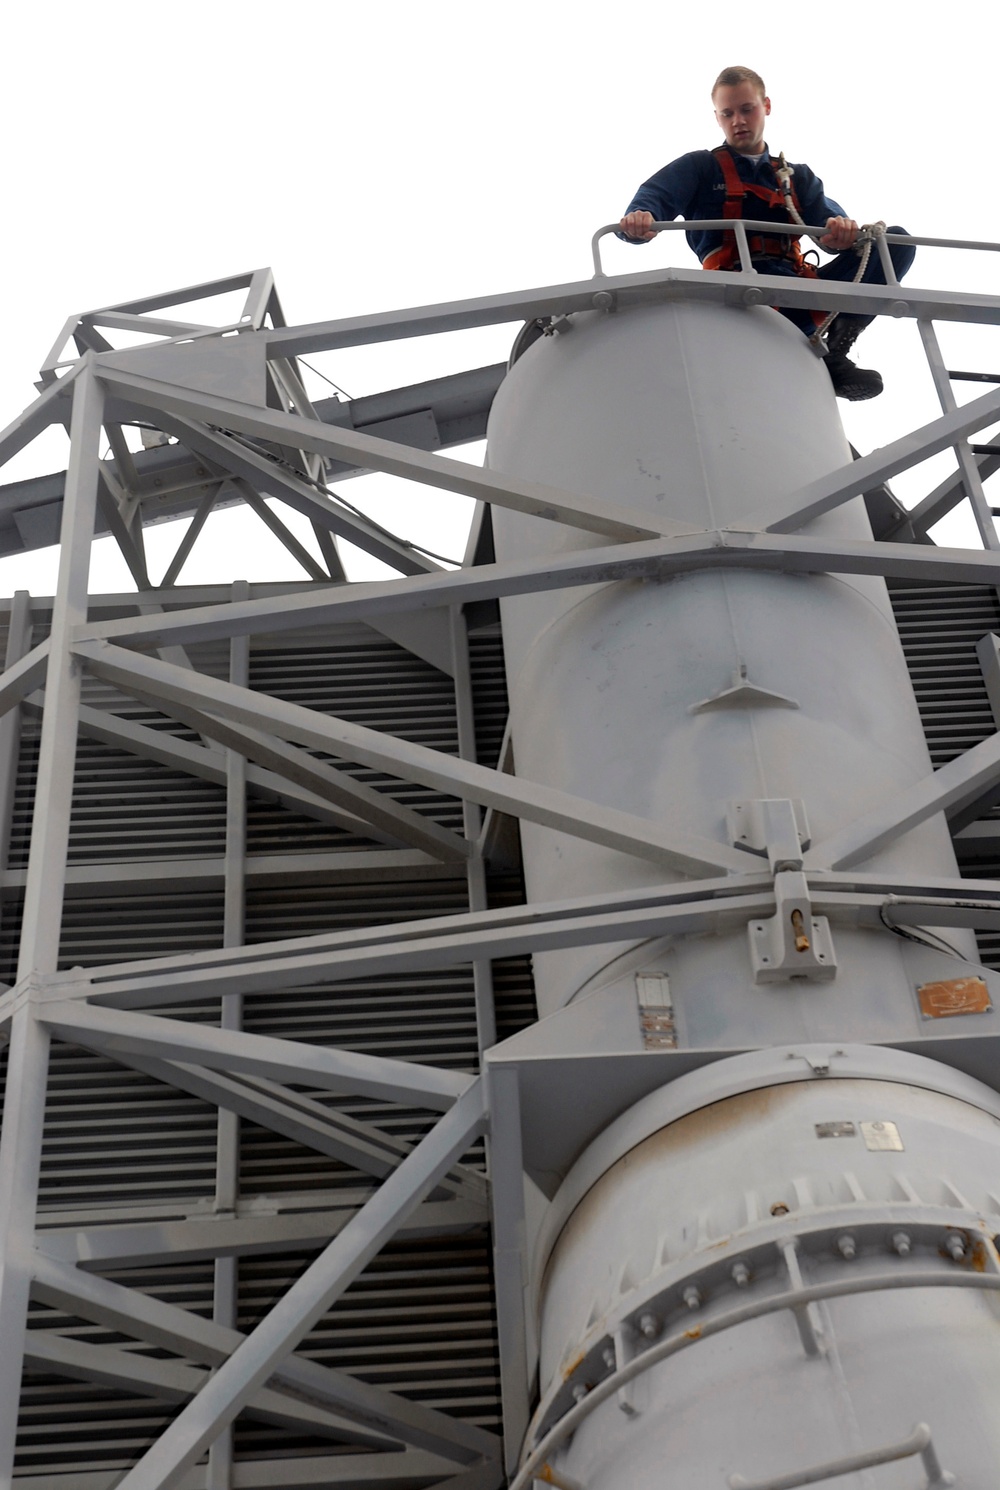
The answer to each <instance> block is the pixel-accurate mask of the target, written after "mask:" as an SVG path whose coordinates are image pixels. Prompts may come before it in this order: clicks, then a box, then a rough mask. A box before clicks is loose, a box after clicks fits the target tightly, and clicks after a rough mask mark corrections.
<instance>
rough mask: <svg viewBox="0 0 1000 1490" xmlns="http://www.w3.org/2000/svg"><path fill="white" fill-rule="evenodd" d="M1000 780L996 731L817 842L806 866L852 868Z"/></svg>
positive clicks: (976, 796)
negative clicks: (931, 818)
mask: <svg viewBox="0 0 1000 1490" xmlns="http://www.w3.org/2000/svg"><path fill="white" fill-rule="evenodd" d="M998 780H1000V734H995V735H990V737H989V739H987V740H983V742H982V743H981V744H979V745H973V747H972V748H971V750H967V751H965V753H964V754H963V755H960V756H958V757H957V758H956V759H955V760H952V761H948V762H947V763H946V764H945V765H943V766H941V767H940V768H939V769H938V770H937V771H935V772H934V773H933V775H931V776H926V777H925V778H924V780H923V781H918V782H917V784H916V785H915V786H911V787H909V788H908V789H907V790H906V791H903V792H900V794H899V796H898V797H893V798H892V799H891V800H890V801H888V802H885V803H880V804H879V806H878V807H875V808H873V809H872V810H871V811H870V812H866V813H864V814H863V815H862V816H861V817H859V818H856V819H855V820H854V822H852V823H849V824H848V825H847V826H846V827H845V828H842V829H841V830H840V832H839V833H834V834H833V835H832V836H831V837H830V838H827V839H825V840H824V841H823V842H822V843H817V844H816V845H815V846H814V847H813V848H812V849H811V850H810V851H809V853H808V854H807V855H806V857H805V865H806V868H807V870H808V869H810V868H816V869H848V868H850V866H851V865H852V864H859V863H861V862H862V861H863V860H864V859H868V858H870V857H871V856H872V854H874V853H877V852H878V850H879V849H880V848H882V847H883V846H884V845H885V844H887V843H892V842H893V841H894V840H895V839H897V838H900V837H902V835H903V834H904V833H907V832H909V830H910V829H911V828H915V827H917V826H918V824H920V823H923V822H926V821H927V819H928V818H929V817H933V816H934V815H935V813H938V812H947V813H949V814H950V813H953V812H959V811H960V810H961V808H963V807H964V806H965V805H966V804H967V803H969V802H973V801H975V800H976V799H977V798H979V797H981V796H982V795H983V793H984V792H985V791H987V790H989V789H990V788H991V787H993V786H995V785H996V784H997V782H998Z"/></svg>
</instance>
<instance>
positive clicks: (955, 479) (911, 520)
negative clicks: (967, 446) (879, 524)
mask: <svg viewBox="0 0 1000 1490" xmlns="http://www.w3.org/2000/svg"><path fill="white" fill-rule="evenodd" d="M974 459H975V462H976V465H977V467H978V470H979V479H980V481H986V480H988V479H989V477H990V476H992V475H993V474H994V473H995V472H996V471H998V470H1000V455H976V456H974ZM964 499H965V486H964V484H963V480H962V472H961V471H954V472H952V474H951V475H950V476H946V477H945V479H944V480H943V481H941V482H939V483H938V485H937V486H936V487H935V488H934V490H933V491H932V492H929V493H928V495H927V496H926V497H924V498H923V500H922V501H920V502H918V503H917V505H916V507H913V508H911V509H910V511H909V512H907V513H906V514H905V516H904V517H902V518H900V520H899V522H898V523H897V524H896V525H895V527H893V528H892V529H890V531H889V532H888V533H885V534H883V537H887V538H891V537H892V536H893V534H894V533H896V532H897V531H900V530H902V529H903V528H905V527H906V525H907V524H909V526H910V527H911V528H912V530H913V532H914V533H916V534H918V535H920V534H926V533H927V532H928V530H929V529H930V528H933V526H934V524H935V523H937V522H940V521H941V519H942V518H943V517H947V515H948V513H949V512H951V510H952V509H953V508H954V507H957V506H958V504H959V502H962V501H964Z"/></svg>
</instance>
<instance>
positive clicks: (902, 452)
mask: <svg viewBox="0 0 1000 1490" xmlns="http://www.w3.org/2000/svg"><path fill="white" fill-rule="evenodd" d="M823 283H824V284H826V283H827V281H826V280H824V281H823ZM997 419H1000V389H992V390H991V391H990V392H989V393H984V394H982V396H981V397H980V398H974V399H972V401H971V402H970V403H967V404H963V405H962V406H961V408H958V409H953V410H952V411H951V412H950V413H947V414H941V415H940V416H939V417H938V418H937V419H932V420H930V422H929V423H927V424H924V425H922V426H921V427H920V428H919V429H914V430H911V431H910V433H909V434H906V435H903V436H902V438H901V439H898V440H893V441H892V442H891V443H890V444H888V445H882V446H880V447H879V448H878V449H877V450H873V451H872V452H871V454H870V455H863V456H862V457H861V459H860V460H856V461H854V462H853V463H852V465H850V466H845V467H844V468H843V470H840V471H831V473H830V474H829V475H828V476H820V477H819V478H818V479H817V480H816V481H813V482H811V483H810V484H809V485H808V486H806V487H803V488H802V490H801V491H799V492H798V493H796V495H795V497H794V498H793V499H792V502H791V504H790V505H789V507H788V509H787V510H786V512H785V513H784V514H783V515H782V516H781V517H773V516H771V515H770V514H767V513H761V514H758V513H753V512H750V513H747V514H746V516H745V517H744V518H741V519H739V520H738V521H737V522H735V523H732V524H731V526H732V527H734V528H737V529H740V530H742V529H744V528H746V529H753V528H762V529H764V530H765V531H766V532H769V533H791V532H794V531H795V529H796V528H802V527H804V526H805V524H806V523H808V522H810V521H811V520H812V519H813V518H814V517H820V516H822V514H823V513H824V512H829V511H830V510H831V509H832V508H834V507H839V506H841V505H842V503H844V502H847V501H849V500H850V498H851V497H857V496H860V495H861V494H862V493H863V492H865V491H867V490H868V488H869V487H871V486H876V485H877V484H878V483H879V482H880V481H888V479H889V477H890V476H895V475H896V474H897V473H898V472H899V471H906V470H908V469H909V467H910V466H915V465H918V464H919V463H920V461H923V460H926V459H927V458H928V456H931V455H937V453H938V452H939V451H941V450H946V449H948V447H949V446H953V445H955V444H957V443H958V441H960V440H962V439H964V438H965V436H966V435H971V434H974V433H975V431H976V430H978V429H984V428H985V427H986V426H987V425H989V424H995V423H996V421H997Z"/></svg>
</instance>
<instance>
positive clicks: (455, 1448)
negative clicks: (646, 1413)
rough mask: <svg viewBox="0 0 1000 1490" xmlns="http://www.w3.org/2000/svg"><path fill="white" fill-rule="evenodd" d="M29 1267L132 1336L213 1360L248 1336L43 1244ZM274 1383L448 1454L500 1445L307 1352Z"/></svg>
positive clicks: (37, 1281)
mask: <svg viewBox="0 0 1000 1490" xmlns="http://www.w3.org/2000/svg"><path fill="white" fill-rule="evenodd" d="M33 1273H34V1281H33V1283H32V1296H33V1297H34V1298H37V1299H39V1300H40V1301H41V1302H42V1303H44V1304H48V1305H50V1306H51V1307H52V1308H55V1309H62V1310H65V1311H66V1312H67V1313H69V1314H72V1315H76V1316H79V1317H81V1318H83V1319H89V1320H93V1321H94V1322H95V1323H97V1324H101V1325H104V1326H106V1327H107V1328H108V1329H112V1330H114V1331H116V1332H117V1333H119V1334H123V1335H126V1336H128V1337H129V1338H131V1339H136V1340H143V1341H147V1342H148V1343H149V1344H151V1345H155V1346H156V1347H157V1348H158V1349H160V1350H165V1351H169V1352H171V1353H172V1354H176V1355H181V1356H183V1357H185V1358H186V1359H188V1360H190V1361H195V1362H198V1363H200V1364H203V1365H207V1366H217V1365H219V1364H220V1363H221V1362H222V1361H225V1360H226V1359H227V1358H228V1357H229V1356H231V1355H232V1353H233V1352H234V1351H235V1350H236V1349H237V1348H238V1346H240V1345H242V1344H243V1342H244V1340H245V1339H246V1336H245V1335H242V1334H241V1333H240V1332H239V1331H238V1330H234V1329H230V1328H228V1327H227V1326H225V1325H221V1324H217V1323H216V1322H215V1321H214V1320H212V1319H206V1318H204V1317H203V1316H202V1315H200V1314H195V1313H193V1312H192V1311H191V1310H188V1309H181V1308H179V1307H178V1306H177V1305H176V1304H170V1303H167V1302H166V1301H164V1300H162V1299H157V1298H154V1297H152V1296H151V1295H150V1294H147V1293H143V1292H141V1291H140V1290H139V1289H134V1288H125V1287H124V1286H123V1285H122V1284H120V1283H114V1282H112V1281H111V1280H110V1279H107V1278H101V1277H98V1276H97V1275H95V1274H93V1273H84V1272H81V1271H80V1269H79V1268H75V1267H71V1266H70V1265H69V1264H68V1263H64V1262H59V1261H57V1260H56V1259H54V1258H51V1257H48V1256H46V1255H45V1253H44V1252H36V1254H35V1257H34V1262H33ZM271 1384H272V1385H273V1386H274V1387H275V1388H276V1389H278V1390H281V1389H283V1388H287V1389H289V1390H291V1391H293V1392H296V1393H298V1394H299V1395H300V1396H302V1397H304V1398H305V1399H306V1400H307V1401H313V1402H318V1403H322V1404H323V1405H324V1406H328V1407H330V1408H332V1409H333V1410H334V1411H341V1412H343V1413H344V1415H345V1417H347V1418H349V1419H350V1420H351V1421H352V1422H354V1423H357V1424H359V1425H360V1426H361V1427H362V1428H365V1429H367V1430H368V1431H370V1432H372V1433H377V1434H384V1435H385V1436H387V1437H390V1438H400V1439H402V1440H403V1442H404V1443H409V1444H413V1445H414V1446H416V1447H419V1448H425V1449H430V1450H431V1451H432V1452H435V1453H444V1454H446V1455H447V1456H448V1457H449V1458H450V1459H451V1460H452V1461H453V1462H455V1461H457V1462H467V1461H469V1460H472V1459H475V1458H478V1457H480V1456H482V1457H490V1456H492V1455H494V1454H497V1453H498V1451H499V1445H498V1443H497V1440H496V1438H495V1437H494V1436H493V1434H491V1433H487V1432H486V1431H484V1430H483V1429H481V1428H476V1427H474V1426H473V1425H472V1424H471V1423H465V1422H463V1421H462V1420H461V1419H454V1418H450V1417H448V1415H447V1414H446V1413H443V1412H439V1411H438V1410H436V1409H435V1408H431V1407H425V1406H424V1405H423V1404H421V1403H419V1402H411V1401H409V1400H408V1399H407V1398H405V1397H400V1396H398V1395H396V1394H395V1393H393V1392H388V1391H385V1390H384V1389H382V1388H380V1387H375V1386H369V1385H368V1384H367V1383H366V1382H363V1381H359V1380H358V1379H357V1377H353V1376H350V1375H348V1374H347V1373H346V1372H344V1371H337V1370H335V1369H334V1368H332V1367H329V1366H321V1365H319V1364H318V1363H317V1362H315V1361H310V1360H307V1359H306V1358H305V1357H304V1356H293V1355H290V1356H288V1357H286V1359H285V1360H283V1361H282V1362H281V1364H280V1366H279V1367H278V1369H277V1370H276V1371H275V1372H274V1373H273V1375H272V1377H271Z"/></svg>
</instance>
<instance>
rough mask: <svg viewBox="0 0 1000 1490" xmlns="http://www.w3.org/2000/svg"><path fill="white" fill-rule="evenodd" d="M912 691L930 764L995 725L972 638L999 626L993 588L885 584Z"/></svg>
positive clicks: (976, 741)
mask: <svg viewBox="0 0 1000 1490" xmlns="http://www.w3.org/2000/svg"><path fill="white" fill-rule="evenodd" d="M889 598H890V599H891V601H892V608H893V612H894V614H895V617H896V624H897V626H898V627H899V634H900V636H901V638H902V641H903V651H904V653H905V654H906V662H907V666H908V667H909V670H910V678H911V680H912V682H913V691H914V693H915V694H916V697H917V705H918V707H919V709H920V717H921V720H922V721H923V726H924V733H925V735H926V736H927V744H928V748H929V749H930V752H931V759H932V760H933V762H934V765H935V767H938V766H943V765H944V764H945V762H946V761H950V760H953V759H954V757H955V756H956V755H961V753H962V752H963V751H964V750H968V749H969V748H970V747H971V746H973V745H978V744H979V742H980V741H981V740H985V739H986V737H987V735H991V734H992V733H993V731H994V729H995V725H994V723H993V714H992V712H991V710H990V702H989V699H988V697H987V694H986V686H985V684H984V683H983V675H982V671H981V669H980V666H979V660H978V658H977V657H976V643H977V642H978V641H979V639H980V637H982V636H984V635H985V634H986V633H987V632H988V631H1000V605H998V602H997V593H996V591H995V590H991V589H988V588H987V587H985V586H982V585H938V586H929V585H918V584H908V583H906V582H905V581H902V580H894V581H893V582H892V583H891V584H890V586H889Z"/></svg>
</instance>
